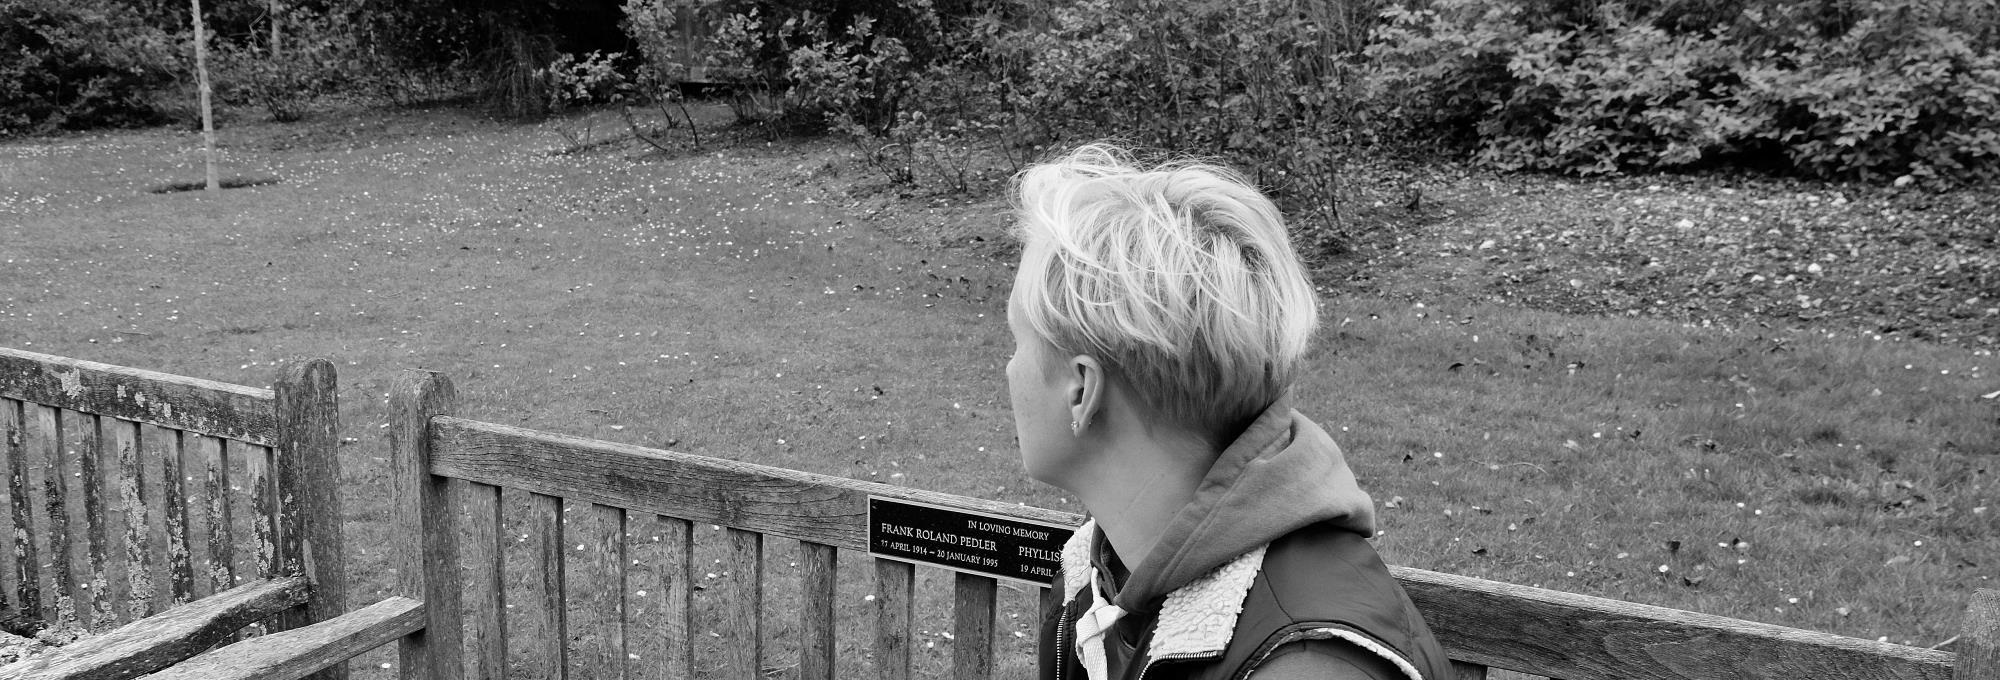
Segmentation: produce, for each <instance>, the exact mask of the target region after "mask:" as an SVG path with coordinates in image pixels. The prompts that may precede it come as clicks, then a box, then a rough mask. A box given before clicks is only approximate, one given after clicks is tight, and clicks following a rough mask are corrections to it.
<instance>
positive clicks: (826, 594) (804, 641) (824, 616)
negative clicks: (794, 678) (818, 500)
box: [799, 541, 840, 680]
mask: <svg viewBox="0 0 2000 680" xmlns="http://www.w3.org/2000/svg"><path fill="white" fill-rule="evenodd" d="M839 559H840V550H839V549H836V548H834V547H833V546H830V545H825V544H821V543H813V542H810V541H800V542H799V593H800V599H801V600H804V605H805V606H803V607H800V608H799V678H801V680H833V673H834V669H833V659H834V621H833V617H834V613H833V601H834V586H835V585H836V583H835V581H836V579H837V578H838V575H839V564H838V562H839Z"/></svg>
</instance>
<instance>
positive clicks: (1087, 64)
mask: <svg viewBox="0 0 2000 680" xmlns="http://www.w3.org/2000/svg"><path fill="white" fill-rule="evenodd" d="M1338 4H1339V3H1321V2H1311V1H1309V0H1298V1H1273V2H1255V3H1244V2H1233V1H1229V0H1196V1H1193V2H1183V1H1180V0H1082V1H1081V2H1076V3H1065V4H1060V5H1055V6H1052V7H1050V8H1048V9H1047V10H1046V13H1045V14H1041V15H1037V16H1032V17H1030V18H1028V19H1027V20H1026V21H1021V22H1018V24H1019V25H1017V26H1016V27H1013V28H1010V29H1008V30H1006V31H1004V32H1002V33H1001V34H1000V35H998V36H997V37H996V40H997V42H996V44H995V46H994V48H993V51H994V52H995V57H994V58H993V61H994V62H995V63H998V64H1002V65H1003V71H1002V73H1001V74H1000V78H1001V79H1002V82H1003V83H1004V84H1005V90H1006V91H1005V93H1004V98H1005V99H1006V100H1007V101H1008V102H1009V103H1010V107H1009V108H1011V109H1013V110H1016V111H1020V112H1023V113H1025V115H1023V116H1019V117H1016V118H1015V119H1014V122H1015V125H1016V126H1017V127H1016V128H1015V129H1014V136H1016V137H1017V138H1018V139H1020V140H1022V141H1023V142H1026V143H1029V144H1033V145H1038V146H1048V145H1056V144H1067V143H1071V142H1074V141H1077V140H1078V138H1087V137H1094V136H1107V135H1108V136H1117V137H1121V138H1124V139H1125V141H1127V142H1129V143H1134V144H1138V145H1142V146H1150V147H1158V148H1164V149H1170V150H1173V151H1174V152H1177V153H1194V154H1202V155H1207V156H1212V157H1218V158H1221V159H1223V160H1226V161H1229V162H1231V163H1233V164H1235V165H1237V166H1239V167H1242V168H1244V169H1245V170H1246V171H1248V172H1249V173H1250V174H1251V175H1252V178H1253V179H1254V180H1255V181H1257V182H1259V183H1260V184H1263V185H1265V186H1267V187H1269V188H1271V189H1273V190H1274V191H1275V193H1277V194H1278V195H1279V198H1280V200H1281V201H1283V202H1285V203H1287V204H1289V205H1290V207H1292V208H1293V209H1294V210H1295V211H1303V212H1304V213H1305V214H1309V215H1313V216H1315V217H1317V218H1319V219H1321V220H1322V221H1324V222H1326V223H1327V224H1328V225H1329V226H1332V225H1334V224H1336V223H1337V221H1338V212H1337V210H1336V203H1335V201H1334V193H1335V190H1336V188H1337V187H1338V177H1337V168H1338V166H1339V157H1340V156H1341V154H1342V153H1344V152H1343V149H1345V148H1346V147H1347V146H1348V145H1350V144H1351V143H1353V142H1355V141H1356V136H1357V135H1358V134H1360V133H1361V132H1363V131H1364V129H1363V128H1362V127H1360V126H1359V125H1358V123H1359V122H1360V121H1361V119H1362V116H1363V115H1364V111H1363V110H1362V109H1361V108H1360V107H1359V106H1358V104H1359V103H1361V102H1362V101H1365V97H1364V96H1363V93H1362V92H1360V91H1359V87H1360V86H1361V84H1362V83H1361V82H1360V80H1359V79H1358V78H1357V76H1356V74H1355V71H1354V69H1353V66H1352V64H1350V63H1349V62H1348V60H1347V59H1346V58H1345V56H1346V55H1343V54H1342V53H1341V52H1340V50H1341V48H1342V46H1343V44H1344V38H1343V36H1346V35H1349V34H1350V33H1351V31H1348V30H1346V28H1345V27H1347V26H1348V25H1349V22H1350V21H1351V17H1348V16H1347V15H1345V14H1342V13H1341V11H1342V10H1341V8H1338V7H1334V5H1338Z"/></svg>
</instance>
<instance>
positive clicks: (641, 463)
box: [430, 417, 1083, 551]
mask: <svg viewBox="0 0 2000 680" xmlns="http://www.w3.org/2000/svg"><path fill="white" fill-rule="evenodd" d="M430 433H431V437H432V439H433V440H434V446H433V449H432V451H431V472H432V473H434V474H439V475H444V476H447V477H454V478H458V479H468V480H472V481H475V482H480V483H484V484H492V485H495V486H503V487H507V488H510V489H521V490H524V491H533V492H535V493H541V494H550V495H560V496H562V497H564V498H569V499H574V500H579V501H589V502H592V503H602V504H604V505H613V506H617V507H621V508H625V509H628V510H638V511H644V512H652V513H657V514H662V515H668V516H673V517H681V518H685V519H688V520H692V521H695V522H699V523H704V524H718V525H722V526H727V527H736V528H739V529H745V530H749V531H755V532H758V533H762V534H765V535H770V536H782V537H785V538H791V539H797V540H801V541H813V542H818V543H824V544H827V545H832V546H835V547H838V548H841V549H843V550H858V551H865V550H867V548H868V531H867V526H866V524H867V522H866V521H865V518H866V517H867V514H868V496H869V495H876V496H885V497H889V498H898V499H903V500H911V501H919V502H924V503H931V504H935V505H942V506H944V507H949V508H959V509H965V510H973V511H978V512H989V513H998V514H1004V515H1009V516H1017V517H1025V518H1028V519H1033V520H1037V521H1043V522H1055V523H1061V524H1065V525H1069V526H1075V525H1078V524H1082V523H1083V518H1082V517H1080V516H1077V515H1073V514H1069V513H1063V512H1055V511H1052V510H1043V509H1040V508H1032V507H1026V506H1021V505H1016V504H1012V503H1002V502H999V501H989V500H984V499H976V498H967V497H964V496H953V495H950V494H943V493H937V492H933V491H924V490H921V489H911V488H907V487H899V486H890V485H887V484H878V483H875V482H863V481H857V480H852V479H844V478H840V477H832V476H828V475H820V474H814V473H810V472H800V471H797V470H787V469H784V468H776V467H770V466H767V465H757V464H754V463H742V462H736V461H728V460H720V459H714V458H706V457H702V456H692V455H688V454H684V453H675V452H672V451H661V450H658V449H648V448H644V447H640V446H632V445H627V444H618V443H613V442H603V441H595V440H590V439H583V438H580V437H571V436H567V435H559V434H551V433H546V432H537V431H534V430H527V429H522V428H517V427H509V426H506V425H496V424H492V423H482V422H479V421H473V420H465V419H463V418H452V417H438V418H434V419H432V421H431V429H430Z"/></svg>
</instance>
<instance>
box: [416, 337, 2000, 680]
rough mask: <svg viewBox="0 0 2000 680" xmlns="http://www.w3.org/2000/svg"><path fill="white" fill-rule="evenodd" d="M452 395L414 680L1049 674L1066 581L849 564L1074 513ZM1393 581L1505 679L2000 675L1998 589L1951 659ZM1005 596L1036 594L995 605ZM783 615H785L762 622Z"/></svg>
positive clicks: (1491, 587)
mask: <svg viewBox="0 0 2000 680" xmlns="http://www.w3.org/2000/svg"><path fill="white" fill-rule="evenodd" d="M454 400H455V396H454V393H453V391H452V388H451V385H450V382H449V381H448V380H446V379H445V378H444V377H443V376H440V375H437V374H433V373H421V372H412V373H409V374H406V375H405V376H403V377H402V378H400V379H399V380H398V382H397V386H396V387H395V389H394V391H393V393H392V397H391V418H392V421H391V433H392V434H391V439H392V446H393V448H394V449H395V454H394V455H395V464H396V466H397V471H396V473H395V475H396V482H397V488H398V495H399V500H398V507H399V508H405V509H406V510H404V511H402V512H400V513H399V514H400V516H402V517H404V518H406V521H407V522H408V524H407V526H406V527H404V528H402V529H401V530H399V531H398V532H397V533H398V534H399V535H400V536H401V537H402V539H403V540H404V541H405V544H404V545H403V546H402V548H401V551H400V553H401V555H402V557H401V558H399V570H398V572H399V575H400V576H401V577H402V579H403V580H402V584H401V587H402V588H403V594H404V595H407V596H409V597H414V598H419V599H422V600H423V602H424V604H425V609H426V614H427V616H428V617H429V618H428V622H427V624H426V625H427V626H428V629H427V630H426V631H425V632H424V634H422V635H420V636H413V637H411V638H407V639H405V640H404V643H403V648H402V651H403V656H402V658H403V668H402V670H403V677H406V678H413V677H414V678H438V679H441V680H456V679H457V678H462V677H475V678H504V677H509V676H510V674H511V675H512V676H513V677H545V678H564V677H590V678H597V677H630V678H653V677H688V678H696V677H700V678H708V677H715V678H737V679H742V680H749V679H751V678H759V677H763V676H764V675H765V671H766V670H767V669H770V668H783V667H793V666H795V667H796V669H797V671H796V672H795V673H792V674H790V677H797V678H806V679H819V678H831V677H834V676H835V675H836V674H839V675H844V676H847V677H869V678H888V679H892V680H900V679H903V678H909V677H912V673H913V667H923V668H919V670H928V669H931V668H935V667H939V666H942V667H943V668H941V669H938V670H941V671H942V673H941V674H942V675H944V676H946V677H953V678H963V679H966V680H975V679H979V680H983V679H984V678H988V677H991V676H992V675H993V674H994V672H995V670H996V667H1001V666H1011V667H1012V668H1009V669H1007V670H1009V671H1010V672H1007V673H1005V674H1006V675H1010V676H1017V677H1025V676H1029V675H1031V672H1027V671H1023V670H1021V669H1023V668H1027V667H1030V666H1031V664H1032V661H1031V660H1030V657H1031V654H1030V653H1031V652H1032V650H1033V645H1034V642H1033V639H1034V637H1035V630H1036V626H1035V625H1034V622H1035V621H1039V619H1040V613H1041V612H1042V611H1045V610H1046V608H1047V607H1049V606H1053V604H1054V603H1053V602H1052V601H1051V599H1050V598H1049V597H1048V592H1047V591H1048V590H1049V589H1047V588H1041V587H1034V586H1026V587H1023V588H1020V589H1014V588H1000V589H998V590H997V591H996V586H997V585H998V584H997V583H996V581H995V580H994V579H992V578H989V577H986V576H979V575H974V574H967V573H954V574H950V578H951V580H952V582H951V585H950V586H949V587H948V588H945V587H943V586H939V587H935V588H931V589H929V590H931V591H933V592H932V593H930V594H927V593H926V592H924V591H925V589H923V588H918V587H917V585H916V584H918V583H919V580H918V579H917V578H916V574H917V573H918V572H919V571H923V572H934V571H941V570H935V569H932V568H929V567H914V566H912V565H911V564H909V563H906V562H901V561H896V560H890V559H880V558H870V561H869V562H868V563H866V564H867V566H866V567H865V569H864V571H868V572H872V575H873V584H872V586H871V587H864V588H863V589H862V590H860V591H857V592H859V593H865V595H863V596H860V597H856V596H855V595H856V594H857V593H856V592H849V591H850V590H851V589H852V588H853V587H855V586H854V584H852V583H849V581H850V579H842V578H840V577H838V576H837V574H840V573H841V570H842V568H843V567H842V565H843V562H842V561H841V560H840V555H841V554H842V553H854V552H860V551H866V550H867V548H868V544H869V540H870V539H869V534H868V527H867V526H866V524H867V517H868V509H867V508H868V504H869V498H870V497H871V496H873V497H880V498H890V499H900V500H904V501H915V502H920V503H924V504H929V505H934V506H940V507H945V508H954V509H959V510H965V511H973V512H980V513H988V514H993V515H1000V516H1004V517H1014V518H1020V519H1022V520H1029V521H1035V522H1045V523H1049V522H1052V523H1059V524H1064V525H1068V526H1074V525H1076V524H1078V523H1079V521H1080V519H1081V518H1080V517H1077V516H1076V515H1071V514H1067V513H1059V512H1053V511H1049V510H1043V509H1039V508H1032V507H1023V506H1015V505H1008V504H1004V503H997V502H992V501H985V500H980V499H974V498H965V497H959V496H950V495H946V494H939V493H932V492H926V491H921V490H916V489H909V488H904V487H895V486H889V485H883V484H877V483H872V482H862V481H855V480H849V479H841V478H836V477H830V476H825V475H817V474H811V473H805V472H799V471H795V470H786V469H782V468H773V467H767V466H762V465H755V464H749V463H741V462H735V461H728V460H719V459H713V458H705V457H701V456H692V455H686V454H680V453H674V452H670V451H662V450H657V449H649V448H644V447H639V446H631V445H625V444H616V443H610V442H603V441H594V440H589V439H584V438H580V437H571V436H566V435H559V434H549V433H544V432H536V431H532V430H526V429H521V428H515V427H509V426H505V425H497V424H493V423H485V422H478V421H473V420H467V419H462V418H456V417H451V416H449V413H450V411H451V408H452V404H453V402H454ZM703 529H710V530H708V531H704V530H703ZM767 537H776V538H778V539H779V542H780V543H782V544H783V546H784V547H785V548H786V550H787V552H788V553H789V555H790V556H791V557H790V559H788V560H785V561H783V562H782V564H783V565H784V566H778V565H780V562H779V561H777V560H769V559H767V558H768V557H769V556H767V555H766V547H767V542H766V538H767ZM461 560H463V569H462V570H461V568H460V567H461ZM854 566H856V565H853V564H848V565H847V567H849V569H848V571H850V572H852V571H854V570H853V569H852V567H854ZM773 570H780V571H782V570H792V571H796V574H797V586H796V587H795V588H794V587H792V586H791V585H790V584H788V583H781V582H779V581H775V580H769V579H767V578H766V576H767V575H768V574H769V572H771V571H773ZM1394 571H1395V574H1396V576H1397V577H1398V578H1399V579H1400V580H1401V581H1402V582H1403V584H1404V586H1405V588H1406V589H1408V591H1409V592H1410V595H1411V597H1412V599H1414V600H1415V601H1416V603H1417V605H1418V607H1420V608H1421V609H1422V610H1423V612H1424V616H1425V617H1426V619H1427V620H1428V621H1429V622H1430V624H1431V625H1432V627H1433V628H1434V629H1435V630H1436V631H1437V633H1438V634H1439V637H1440V638H1441V640H1442V642H1443V643H1444V644H1445V646H1446V648H1447V650H1448V652H1449V653H1450V655H1451V656H1452V658H1453V659H1454V660H1455V662H1454V665H1455V666H1456V667H1457V668H1458V670H1459V671H1460V676H1459V677H1460V679H1461V680H1463V679H1470V678H1486V677H1489V676H1488V671H1489V669H1507V670H1510V671H1519V672H1524V673H1531V674H1535V675H1540V676H1548V677H1556V678H1570V679H1576V680H1581V679H1584V678H1660V679H1667V678H1672V679H1677V680H1688V679H1706V680H1736V679H1739V678H1787V679H1789V678H1857V679H1858V678H1929V679H1935V680H1947V679H1953V678H1956V679H1957V680H1969V679H1971V678H1981V679H1983V680H2000V655H1996V652H1995V646H1996V642H2000V592H1995V591H1990V590H1982V591H1980V592H1979V594H1978V596H1977V597H1976V598H1975V600H1974V603H1973V606H1972V608H1971V609H1970V610H1968V614H1967V618H1966V621H1965V623H1964V629H1965V634H1964V635H1963V636H1962V640H1961V642H1960V643H1959V645H1960V646H1959V649H1961V650H1962V651H1961V652H1960V653H1958V654H1953V653H1948V652H1940V651H1933V650H1927V649H1919V648H1914V647H1907V646H1902V645H1892V644H1886V643H1877V642H1871V641H1866V640H1859V639H1854V638H1847V637H1841V636H1835V635H1829V634H1824V633H1817V632H1812V631H1804V630H1796V629H1790V628H1783V627H1779V626H1772V625H1767V624H1760V623H1754V622H1749V621H1741V620H1735V619H1727V618H1723V617H1716V616H1708V615H1704V614H1698V613H1694V612H1686V611H1679V610H1672V609H1664V608H1659V607H1649V606H1644V605H1637V604H1631V603H1626V602H1619V601H1616V600H1606V599H1602V598H1594V597H1587V596H1582V595H1575V594H1570V593H1563V592H1558V591H1551V590H1543V589H1539V588H1527V587H1522V586H1515V585H1509V584H1504V583H1497V582H1492V581H1485V580H1480V579H1473V578H1466V577H1461V576H1452V575H1449V574H1440V573H1436V572H1428V571H1423V570H1418V569H1408V568H1395V569H1394ZM864 578H865V577H864ZM927 578H928V577H927ZM929 582H930V583H933V584H935V583H936V580H935V579H932V580H931V581H929ZM697 591H700V592H699V593H697ZM1008 591H1014V592H1011V593H1010V592H1008ZM996 592H998V594H1001V595H1007V596H1009V597H1013V598H1015V599H1018V600H1021V601H1023V602H1025V603H1026V604H1024V605H1016V606H1015V607H1013V609H1014V610H1015V611H1013V612H1012V613H1011V615H1010V616H1009V617H1007V618H996V613H998V611H1000V610H998V609H997V608H996ZM857 601H860V602H866V605H864V609H863V610H862V611H863V612H865V613H866V614H871V615H872V617H873V619H874V625H873V630H872V631H868V632H865V633H863V634H860V635H856V634H855V632H853V631H838V630H836V626H835V622H836V621H838V620H841V618H842V617H841V616H838V615H837V614H836V611H837V610H839V609H842V608H847V611H848V612H849V613H850V615H852V614H853V613H855V610H854V609H852V607H854V606H855V603H856V602H857ZM920 603H936V604H937V605H938V607H939V608H948V609H949V610H950V613H949V614H948V615H947V614H945V613H943V612H942V611H938V610H935V609H932V608H929V607H920V606H918V605H919V604H920ZM774 604H775V605H782V606H777V607H774V606H773V605H774ZM773 609H777V610H781V611H782V613H781V614H772V615H766V612H767V611H769V610H773ZM1023 610H1026V613H1025V615H1024V614H1023ZM1022 619H1027V620H1026V621H1023V620H1022ZM928 621H937V622H939V623H938V624H937V625H936V626H935V629H936V630H935V632H932V626H931V625H928V624H923V623H922V622H928ZM944 621H949V622H950V623H949V629H950V633H949V634H947V633H946V632H945V629H946V627H945V625H944V624H943V623H942V622H944ZM767 624H768V625H767ZM1024 632H1025V635H1023V633H1024ZM1008 633H1012V634H1014V635H1011V636H1010V635H1008ZM1023 637H1025V638H1026V639H1025V640H1023V639H1021V638H1023ZM919 638H922V639H921V640H920V639H919ZM996 638H998V644H997V645H996ZM920 642H921V643H922V648H921V649H920V648H919V643H920ZM940 642H941V643H942V644H943V645H944V646H947V647H948V648H949V651H948V654H947V652H945V651H944V650H939V649H936V648H935V647H934V645H936V644H938V643H940ZM698 647H700V649H698ZM996 647H997V648H998V649H1000V650H1002V651H1003V652H1004V654H1003V655H1002V656H999V657H996V653H995V652H996ZM462 650H465V651H463V654H461V651H462ZM509 650H514V651H513V655H512V656H510V653H509ZM1503 673H1504V671H1502V672H1495V673H1494V674H1493V677H1500V676H1501V675H1502V674H1503ZM925 674H926V675H934V673H925Z"/></svg>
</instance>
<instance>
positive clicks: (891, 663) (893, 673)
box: [875, 559, 917, 680]
mask: <svg viewBox="0 0 2000 680" xmlns="http://www.w3.org/2000/svg"><path fill="white" fill-rule="evenodd" d="M916 587H917V568H916V565H913V564H910V563H908V562H898V561H896V560H888V559H876V560H875V676H876V677H878V678H882V679H883V680H910V651H911V649H910V623H911V619H912V618H913V612H914V608H915V607H916Z"/></svg>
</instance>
